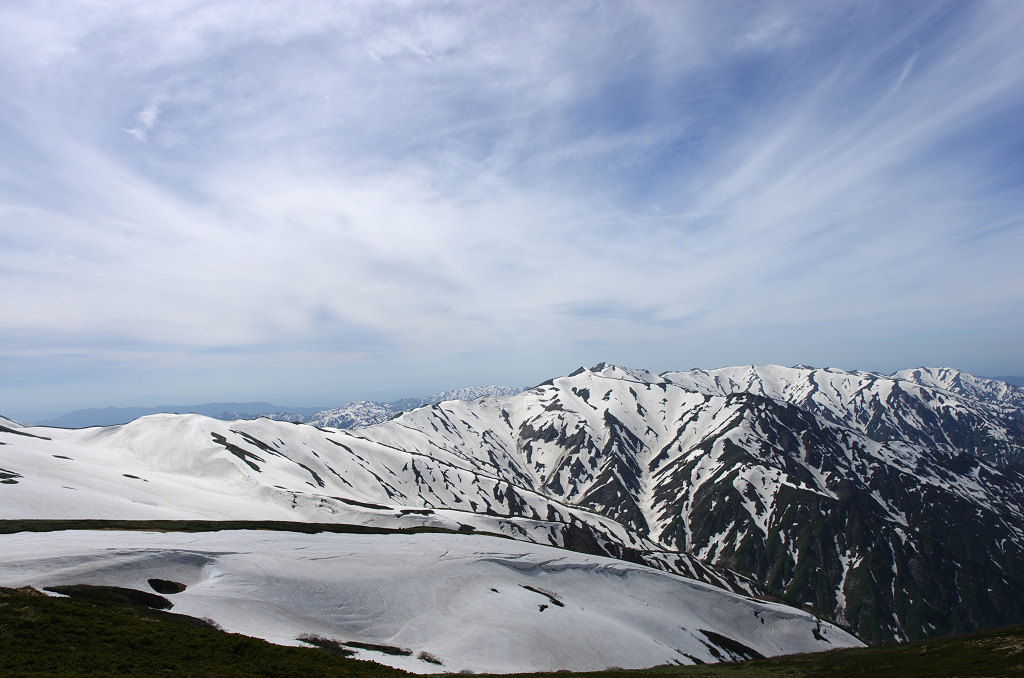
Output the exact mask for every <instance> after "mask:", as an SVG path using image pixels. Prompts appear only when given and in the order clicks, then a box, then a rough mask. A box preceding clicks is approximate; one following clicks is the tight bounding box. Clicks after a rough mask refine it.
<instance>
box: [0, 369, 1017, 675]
mask: <svg viewBox="0 0 1024 678" xmlns="http://www.w3.org/2000/svg"><path fill="white" fill-rule="evenodd" d="M1022 393H1024V391H1022V390H1021V389H1016V388H1014V387H1010V386H1008V385H1006V384H1000V383H998V382H991V381H990V380H981V379H977V378H974V377H971V376H970V375H966V374H964V373H961V372H956V371H953V370H941V369H918V370H908V371H904V372H900V373H897V374H895V375H891V376H884V375H878V374H873V373H864V372H844V371H842V370H835V369H825V370H817V369H811V368H804V367H796V368H782V367H777V366H759V367H743V368H725V369H723V370H715V371H701V370H691V371H689V372H674V373H666V374H663V375H654V374H651V373H649V372H645V371H643V370H633V369H626V368H620V367H615V366H609V365H604V364H602V365H597V366H595V367H594V368H592V369H590V370H587V369H580V370H578V371H577V372H575V373H573V374H572V375H569V376H567V377H560V378H557V379H553V380H550V381H549V382H546V383H544V384H541V385H539V386H537V387H535V388H533V389H530V390H528V391H526V392H523V393H520V394H517V395H510V396H503V397H487V398H482V399H479V400H476V401H472V402H444V403H440V404H437V405H432V406H428V407H422V408H419V409H417V410H414V411H411V412H407V413H405V414H402V415H400V416H398V417H397V418H395V419H393V420H391V421H387V422H384V423H381V424H377V425H374V426H369V427H365V428H359V429H353V430H340V429H332V428H329V427H320V428H318V427H314V426H309V425H302V424H292V423H286V422H278V421H271V420H267V419H260V420H254V421H236V422H222V421H217V420H213V419H208V418H205V417H200V416H194V415H192V416H188V415H186V416H179V415H156V416H152V417H145V418H143V419H139V420H136V421H134V422H132V423H130V424H127V425H124V426H116V427H106V428H92V429H83V430H62V429H48V428H39V427H34V428H33V427H17V426H16V425H13V424H11V425H10V426H5V427H4V428H3V430H0V443H3V445H0V476H2V481H0V482H2V483H3V484H2V485H0V515H2V516H3V517H6V518H47V519H68V518H105V519H121V520H124V519H135V520H142V519H149V520H151V519H171V520H184V519H191V520H194V519H207V520H210V519H213V520H280V521H302V522H322V523H337V524H343V525H358V526H363V527H369V528H374V529H414V528H415V529H423V528H427V529H433V530H446V531H451V532H459V531H461V532H470V531H476V532H478V533H487V534H493V535H502V536H505V537H510V538H513V539H516V540H520V541H523V542H530V543H533V544H539V545H553V546H557V547H560V548H564V549H569V550H572V551H576V552H578V553H583V554H590V555H595V556H605V557H610V558H616V559H619V560H624V561H629V562H633V563H637V564H644V565H647V566H650V567H653V568H657V569H661V570H665V571H667V572H670V573H674V574H679V575H684V576H687V577H692V578H695V579H698V580H700V581H702V582H704V583H707V584H710V585H712V586H715V587H718V588H720V589H723V590H724V591H727V592H732V593H740V594H743V595H747V596H752V597H758V598H762V599H768V600H782V601H786V602H788V603H790V604H792V605H795V606H797V607H801V608H803V609H804V610H806V611H809V612H812V613H813V614H814V615H816V616H818V617H820V618H823V619H826V620H830V621H833V622H835V623H836V624H838V625H840V626H843V627H845V628H848V629H850V630H852V632H853V633H854V634H855V635H857V636H858V637H860V638H861V639H863V640H865V641H867V642H869V643H885V642H891V641H893V640H904V639H908V638H911V639H912V638H925V637H935V636H941V635H946V634H950V633H955V632H962V631H969V630H973V629H979V628H985V627H993V626H999V625H1005V624H1009V623H1013V622H1017V621H1020V620H1022V619H1024V475H1022V473H1021V471H1020V469H1019V467H1013V466H1011V465H1007V464H1006V463H1005V462H1007V461H1012V460H1015V459H1017V458H1019V455H1020V453H1021V450H1022V449H1024V428H1022V426H1024V424H1022V422H1024V412H1022V410H1021V406H1020V404H1021V403H1022V402H1024V399H1022V395H1021V394H1022ZM739 640H741V642H743V643H744V644H748V645H749V643H746V641H744V640H742V639H739ZM684 660H686V661H689V660H688V659H686V658H685V657H684ZM616 665H620V664H616ZM562 668H565V667H562ZM598 668H600V667H598Z"/></svg>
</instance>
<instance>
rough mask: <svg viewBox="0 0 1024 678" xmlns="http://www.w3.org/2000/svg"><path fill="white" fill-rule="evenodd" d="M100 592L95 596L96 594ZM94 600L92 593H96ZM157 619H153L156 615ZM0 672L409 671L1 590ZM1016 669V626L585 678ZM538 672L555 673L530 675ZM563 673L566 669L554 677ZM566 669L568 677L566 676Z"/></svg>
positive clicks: (953, 673)
mask: <svg viewBox="0 0 1024 678" xmlns="http://www.w3.org/2000/svg"><path fill="white" fill-rule="evenodd" d="M100 593H102V592H100ZM95 597H100V596H95ZM154 617H157V618H158V619H154ZM0 628H2V629H3V630H4V632H3V633H2V634H0V673H3V674H5V675H23V676H42V675H46V676H54V677H57V678H62V677H64V676H81V675H93V676H103V675H119V676H171V677H175V676H181V677H189V676H212V675H217V676H234V677H236V678H263V677H264V676H275V677H276V676H282V677H288V676H295V677H297V678H298V677H301V678H321V677H327V676H345V677H346V678H392V677H395V678H397V677H398V676H402V675H408V674H404V673H402V672H401V671H398V670H396V669H390V668H388V667H386V666H381V665H379V664H375V663H371V662H360V661H355V660H352V659H347V658H345V657H344V656H340V655H343V654H345V653H346V652H348V651H349V650H351V649H352V648H350V647H349V646H345V645H342V644H340V643H338V644H331V643H327V642H324V641H322V640H320V641H317V640H315V639H311V640H314V642H317V643H319V644H320V645H321V646H322V647H323V650H326V651H321V650H314V649H304V648H298V647H280V646H277V645H271V644H269V643H266V642H264V641H260V640H256V639H252V638H247V637H245V636H241V635H237V634H227V633H224V632H222V631H218V630H216V629H212V628H209V627H206V626H203V625H201V624H200V625H196V624H192V623H188V620H179V619H167V618H166V617H165V618H162V619H160V618H159V613H156V614H154V613H153V611H151V610H148V609H146V608H143V607H139V606H128V605H123V604H121V605H118V604H116V603H112V602H97V601H83V600H80V599H67V598H50V597H47V596H44V595H42V594H40V593H39V592H37V591H35V590H32V589H22V590H13V589H0ZM1022 672H1024V627H1022V626H1018V627H1014V628H1010V629H1003V630H999V631H989V632H983V633H978V634H973V635H970V636H958V637H952V638H942V639H936V640H932V641H921V642H917V643H910V644H907V645H902V646H887V647H884V648H871V649H859V650H856V649H855V650H838V651H832V652H826V653H819V654H811V655H796V656H792V657H784V658H776V659H769V660H761V661H748V662H744V663H738V664H718V665H706V666H686V667H681V666H676V667H659V668H654V669H649V670H637V671H621V670H611V671H601V672H598V673H588V674H586V675H587V676H588V677H590V678H634V677H641V676H665V677H667V676H679V677H680V678H717V677H718V676H723V677H725V676H730V677H733V678H746V677H748V676H749V677H750V678H775V677H780V678H781V677H783V676H785V677H786V678H804V677H807V678H810V677H812V676H824V675H827V676H831V677H832V678H876V677H877V676H902V677H905V678H954V677H961V678H962V677H966V676H990V677H992V678H1003V677H1007V678H1009V677H1010V676H1018V675H1021V673H1022ZM534 675H538V676H544V675H554V674H534ZM557 675H558V676H560V677H564V676H566V675H567V674H566V673H565V672H561V673H558V674H557ZM569 675H572V674H569Z"/></svg>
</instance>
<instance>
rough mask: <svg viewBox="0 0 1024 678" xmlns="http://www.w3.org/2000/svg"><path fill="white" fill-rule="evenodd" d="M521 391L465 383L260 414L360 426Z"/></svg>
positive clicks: (230, 417)
mask: <svg viewBox="0 0 1024 678" xmlns="http://www.w3.org/2000/svg"><path fill="white" fill-rule="evenodd" d="M522 390H523V389H521V388H519V387H516V386H494V385H491V386H467V387H465V388H457V389H453V390H450V391H442V392H441V393H435V394H433V395H429V396H425V397H422V398H403V399H401V400H394V401H392V402H387V403H385V402H377V401H374V400H356V401H354V402H351V403H347V404H345V405H342V406H341V407H335V408H333V409H330V410H321V411H320V412H316V413H314V414H311V415H299V414H296V413H294V412H279V413H276V414H265V415H261V416H264V417H266V418H268V419H275V420H277V421H296V422H303V423H306V424H312V425H313V426H322V427H325V428H358V427H360V426H372V425H373V424H379V423H380V422H382V421H387V420H388V419H391V418H392V417H394V416H395V415H396V414H398V413H400V412H404V411H406V410H412V409H415V408H417V407H423V406H424V405H433V404H434V403H440V402H444V401H446V400H476V399H477V398H483V397H484V396H500V395H515V394H516V393H520V392H522ZM217 418H218V419H223V420H225V421H232V420H235V419H254V418H255V417H254V416H251V415H244V414H239V413H234V412H232V413H225V414H223V415H221V416H219V417H217Z"/></svg>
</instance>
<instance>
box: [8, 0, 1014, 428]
mask: <svg viewBox="0 0 1024 678" xmlns="http://www.w3.org/2000/svg"><path fill="white" fill-rule="evenodd" d="M1021 35H1024V3H1017V2H1009V1H1004V2H966V1H957V2H949V3H946V2H937V1H932V0H929V1H927V2H912V1H907V2H888V1H886V2H828V3H823V2H818V1H813V2H675V1H671V2H669V1H666V2H644V1H639V0H638V1H635V2H559V3H550V2H536V3H530V2H521V1H518V0H517V1H515V2H512V1H508V2H501V1H497V2H482V1H481V2H380V1H377V0H374V1H373V2H365V3H360V2H345V3H337V2H316V1H313V0H310V1H303V2H295V3H288V2H254V1H252V0H244V1H237V2H231V1H223V2H218V1H210V0H203V1H196V2H191V1H179V0H169V1H166V2H160V3H148V2H117V1H102V2H100V1H92V2H90V1H80V2H74V3H69V2H43V1H39V2H31V1H29V2H19V3H4V4H3V5H0V248H2V249H0V252H2V253H3V258H2V259H0V318H2V320H0V413H3V414H7V415H8V416H15V417H16V416H23V417H29V416H35V415H39V414H43V413H56V412H62V411H66V410H69V409H74V408H77V407H95V406H104V405H156V404H165V403H183V404H184V403H193V402H203V401H211V400H268V401H271V402H275V403H280V404H287V405H296V406H298V405H325V406H326V405H335V404H338V403H341V402H345V401H347V400H351V399H355V398H391V397H400V396H404V395H413V394H420V393H427V392H432V391H438V390H442V389H444V388H450V387H455V386H462V385H468V384H484V383H504V384H518V385H530V384H533V383H536V382H538V381H541V380H543V379H547V378H549V377H551V376H555V375H558V374H564V373H567V372H569V371H571V370H572V369H574V368H575V367H577V366H579V365H590V364H593V363H596V362H598V361H601V360H606V361H609V362H615V363H618V364H624V365H629V366H634V367H644V368H648V369H652V370H655V371H662V370H667V369H686V368H689V367H718V366H722V365H736V364H748V363H769V362H771V363H781V364H795V363H806V364H812V365H819V366H826V365H831V366H836V367H843V368H848V369H868V370H878V371H885V372H889V371H892V370H895V369H899V368H903V367H916V366H920V365H942V366H951V367H958V368H961V369H966V370H968V371H971V372H973V373H975V374H981V375H995V374H1024V352H1022V350H1021V346H1024V265H1022V261H1021V260H1022V255H1024V41H1022V40H1021V39H1020V36H1021Z"/></svg>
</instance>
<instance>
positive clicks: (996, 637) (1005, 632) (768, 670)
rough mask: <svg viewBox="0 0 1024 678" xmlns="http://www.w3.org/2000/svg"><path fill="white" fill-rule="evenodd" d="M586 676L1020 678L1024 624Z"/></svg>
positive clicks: (557, 677)
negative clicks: (901, 641)
mask: <svg viewBox="0 0 1024 678" xmlns="http://www.w3.org/2000/svg"><path fill="white" fill-rule="evenodd" d="M585 675H586V677H587V678H644V677H648V676H649V677H651V678H817V677H818V676H827V678H968V677H970V678H1020V677H1021V676H1024V625H1021V626H1014V627H1010V628H1005V629H995V630H990V631H983V632H980V633H972V634H970V635H964V636H952V637H949V638H937V639H933V640H922V641H916V642H913V643H907V644H905V645H887V646H885V647H868V648H858V649H852V650H833V651H831V652H818V653H815V654H803V655H790V656H788V657H777V658H775V659H764V660H757V661H747V662H737V663H732V664H708V665H705V666H659V667H656V668H653V669H643V670H639V671H624V670H610V671H598V672H595V673H587V674H585ZM532 676H537V677H538V678H539V677H540V676H545V677H546V678H562V677H563V676H565V673H563V672H559V673H558V674H550V673H549V674H541V673H538V674H516V675H515V678H530V677H532ZM478 678H479V677H478ZM495 678H497V676H495ZM503 678H509V677H508V676H505V677H503Z"/></svg>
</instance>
